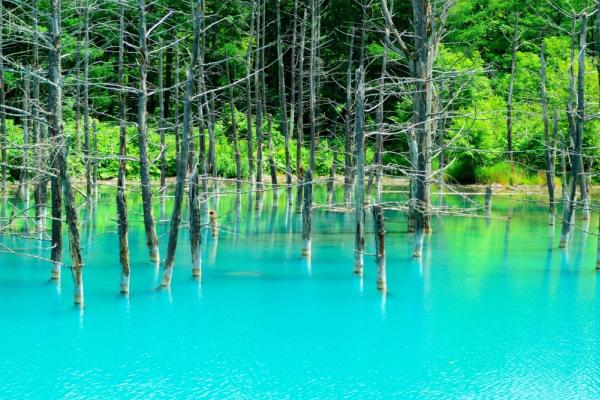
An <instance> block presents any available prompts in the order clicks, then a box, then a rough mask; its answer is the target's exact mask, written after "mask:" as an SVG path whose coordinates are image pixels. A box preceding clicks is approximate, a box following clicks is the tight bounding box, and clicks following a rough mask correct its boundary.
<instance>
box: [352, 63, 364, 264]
mask: <svg viewBox="0 0 600 400" xmlns="http://www.w3.org/2000/svg"><path fill="white" fill-rule="evenodd" d="M363 79H364V77H363V71H362V67H361V68H358V69H357V70H356V96H355V99H356V100H355V103H356V106H355V112H354V144H355V153H354V154H355V158H356V192H355V201H354V208H355V220H356V231H355V233H356V235H355V241H354V273H355V274H357V275H362V274H363V269H364V259H363V258H364V253H365V193H364V183H365V153H364V151H365V150H364V145H365V132H364V123H365V120H364V118H365V108H364V107H365V106H364V91H365V89H364V81H363Z"/></svg>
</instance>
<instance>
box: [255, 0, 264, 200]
mask: <svg viewBox="0 0 600 400" xmlns="http://www.w3.org/2000/svg"><path fill="white" fill-rule="evenodd" d="M261 8H262V7H261V5H260V0H258V3H257V9H258V14H257V16H256V54H255V56H254V90H255V95H254V96H255V99H254V102H255V106H256V110H255V112H256V188H257V189H258V191H262V190H263V175H262V174H263V153H262V150H263V149H262V146H263V134H262V113H263V105H262V99H261V75H260V71H261V63H260V61H261V53H262V49H261V46H260V44H261V39H260V36H261V21H262V14H263V12H262V11H261Z"/></svg>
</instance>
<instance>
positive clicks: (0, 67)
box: [0, 0, 7, 209]
mask: <svg viewBox="0 0 600 400" xmlns="http://www.w3.org/2000/svg"><path fill="white" fill-rule="evenodd" d="M3 14H4V4H3V1H2V0H0V142H1V145H2V149H1V152H2V165H1V166H0V169H1V175H2V208H3V209H4V207H5V205H6V148H7V146H6V145H7V143H6V109H5V108H4V106H5V105H6V89H5V87H4V85H5V81H4V54H3V53H4V40H3V38H4V27H3V25H4V23H3V21H4V15H3Z"/></svg>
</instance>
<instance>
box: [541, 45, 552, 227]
mask: <svg viewBox="0 0 600 400" xmlns="http://www.w3.org/2000/svg"><path fill="white" fill-rule="evenodd" d="M540 63H541V68H540V77H541V102H542V121H543V124H544V140H545V148H546V149H545V150H546V151H545V158H546V182H547V186H548V201H549V205H550V225H554V219H555V218H554V215H555V211H554V209H555V199H554V163H553V159H552V149H551V147H552V143H551V142H550V127H549V121H548V101H547V99H546V50H545V45H544V39H543V38H542V45H541V53H540Z"/></svg>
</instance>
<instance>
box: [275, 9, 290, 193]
mask: <svg viewBox="0 0 600 400" xmlns="http://www.w3.org/2000/svg"><path fill="white" fill-rule="evenodd" d="M280 3H281V0H277V65H278V67H279V68H278V72H279V76H278V78H279V115H280V123H279V125H280V128H281V134H282V135H283V138H284V140H285V184H286V191H287V197H288V201H290V200H291V198H292V167H291V155H290V134H289V129H288V128H289V126H288V119H287V118H288V117H287V101H286V96H285V67H284V65H283V45H282V42H283V38H282V33H281V9H280V8H281V4H280ZM272 158H273V157H272V155H271V159H272ZM275 177H276V175H275Z"/></svg>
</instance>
